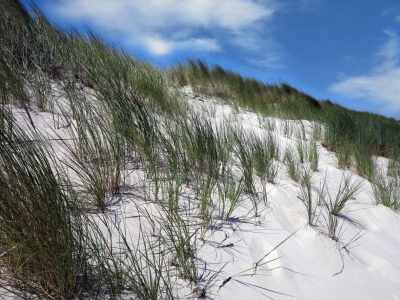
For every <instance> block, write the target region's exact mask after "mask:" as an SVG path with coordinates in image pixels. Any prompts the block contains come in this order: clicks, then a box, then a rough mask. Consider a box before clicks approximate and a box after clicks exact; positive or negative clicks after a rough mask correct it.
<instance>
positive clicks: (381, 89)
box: [329, 30, 400, 114]
mask: <svg viewBox="0 0 400 300" xmlns="http://www.w3.org/2000/svg"><path fill="white" fill-rule="evenodd" d="M384 32H385V34H386V35H387V41H386V42H385V43H384V44H383V45H382V46H381V48H380V49H379V51H378V52H377V53H376V55H377V56H378V57H380V60H381V63H380V64H379V65H377V66H376V67H375V68H374V69H373V70H371V72H370V73H369V74H367V75H361V76H352V77H347V78H345V79H343V80H341V81H339V82H337V83H334V84H332V85H331V86H330V87H329V90H330V91H332V92H336V93H339V94H342V95H345V96H347V97H351V98H361V99H365V100H366V101H367V102H371V103H375V104H379V105H381V107H382V108H381V112H382V113H390V114H393V113H400V84H399V83H400V65H399V61H398V60H399V54H400V40H399V37H398V35H397V34H396V32H395V31H393V30H385V31H384Z"/></svg>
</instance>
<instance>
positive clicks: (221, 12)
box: [49, 0, 275, 55]
mask: <svg viewBox="0 0 400 300" xmlns="http://www.w3.org/2000/svg"><path fill="white" fill-rule="evenodd" d="M267 3H272V1H265V2H261V1H258V0H219V1H215V0H201V1H198V0H137V1H132V0H114V1H109V0H69V1H54V2H51V3H50V4H49V5H51V6H52V9H53V11H55V12H56V13H57V14H58V15H59V16H62V17H64V18H68V19H69V20H72V19H75V20H80V21H86V22H91V23H94V24H95V25H96V26H99V27H100V28H101V29H102V30H104V31H107V32H109V33H117V34H119V35H122V37H123V38H124V39H125V41H127V42H129V43H130V44H132V45H139V46H142V47H143V46H144V47H145V48H146V49H147V50H148V51H149V52H150V53H151V54H154V55H167V54H171V53H172V52H174V51H176V50H182V49H191V50H195V51H204V52H215V51H224V49H223V45H222V44H223V43H226V40H228V43H229V41H230V40H234V39H235V38H240V37H243V36H245V35H246V34H248V33H250V32H254V31H256V30H257V27H258V26H259V25H260V24H261V23H264V22H267V21H269V20H270V19H271V18H272V16H273V15H274V12H275V9H274V7H273V6H272V5H271V4H267ZM227 37H229V38H227ZM245 46H246V45H245V44H242V45H240V47H245Z"/></svg>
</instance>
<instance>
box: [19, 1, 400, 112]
mask: <svg viewBox="0 0 400 300" xmlns="http://www.w3.org/2000/svg"><path fill="white" fill-rule="evenodd" d="M22 2H23V3H24V4H29V3H31V2H33V3H34V4H35V5H37V6H38V7H39V8H40V9H41V10H42V11H43V12H44V14H45V15H46V16H47V17H48V18H49V20H50V21H52V22H54V23H55V24H57V25H59V26H61V27H65V28H71V27H74V28H76V29H78V30H79V31H80V32H82V33H84V32H85V31H87V30H88V28H89V29H90V30H91V31H93V32H94V33H96V34H97V35H99V36H101V37H102V38H104V39H105V40H107V41H109V42H111V43H114V44H116V45H120V46H121V47H123V48H124V49H125V50H126V51H127V52H129V53H130V54H132V55H134V56H137V57H139V58H142V59H145V60H147V61H149V62H151V63H154V64H156V65H159V66H161V67H164V66H170V65H172V64H174V63H176V62H178V61H185V60H186V59H187V58H199V59H203V60H205V61H206V62H207V63H209V64H219V65H221V66H222V67H224V68H227V69H230V70H233V71H236V72H239V73H241V74H242V75H244V76H248V77H252V78H256V79H259V80H261V81H263V82H265V83H279V82H282V81H283V82H287V83H289V84H291V85H293V86H294V87H296V88H297V89H299V90H302V91H304V92H306V93H309V94H310V95H312V96H314V97H315V98H317V99H319V100H327V99H329V100H331V101H332V102H335V103H338V104H340V105H343V106H345V107H348V108H351V109H355V110H359V111H368V112H374V113H379V114H383V115H385V116H388V117H394V118H396V119H400V1H399V0H351V1H349V0H346V1H345V0H336V1H332V0H280V1H278V0H112V1H110V0H33V1H28V0H23V1H22Z"/></svg>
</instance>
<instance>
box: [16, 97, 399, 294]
mask: <svg viewBox="0 0 400 300" xmlns="http://www.w3.org/2000/svg"><path fill="white" fill-rule="evenodd" d="M185 92H186V94H187V95H188V97H189V102H190V103H191V105H193V106H194V107H195V108H196V110H198V111H208V112H209V115H210V119H211V120H212V122H213V124H220V123H221V122H222V121H223V120H229V121H230V122H231V123H233V124H237V125H239V126H242V127H243V128H245V129H247V130H253V131H254V132H256V133H257V134H260V135H266V134H267V133H268V130H267V129H266V128H265V127H263V126H261V125H260V121H263V118H261V117H260V116H258V115H257V114H255V113H252V112H249V111H244V110H240V112H239V113H237V111H235V109H232V107H230V106H229V105H223V104H218V103H216V102H215V101H213V100H212V99H201V100H199V99H195V98H194V97H193V94H192V93H191V91H190V89H187V90H186V91H185ZM22 114H24V112H23V110H18V109H14V115H15V117H16V118H17V119H18V120H21V122H23V121H22V120H24V118H22V117H21V115H22ZM31 115H32V119H33V121H34V123H35V126H36V128H37V129H38V130H39V131H40V132H42V133H43V134H45V135H46V136H48V137H49V138H58V137H64V138H68V130H67V128H65V127H66V126H67V123H65V122H64V121H62V120H61V122H60V126H59V127H60V128H59V129H54V121H53V120H54V119H53V115H52V114H51V113H47V112H39V111H37V110H35V109H33V110H32V111H31ZM269 121H270V122H271V123H273V124H275V127H276V129H275V131H274V134H276V136H277V138H278V140H279V144H280V146H281V147H280V148H281V152H283V150H284V149H285V148H286V147H287V146H289V145H295V143H296V141H297V138H298V137H300V135H299V132H300V129H301V124H303V126H304V128H305V137H306V138H307V139H310V138H311V133H312V123H311V122H308V121H303V122H301V121H288V122H289V123H287V124H289V125H290V126H291V127H292V128H293V129H294V130H293V131H294V132H292V133H291V134H286V136H285V135H284V131H285V130H284V126H285V122H286V121H285V120H280V119H276V118H269ZM63 122H64V123H65V124H64V123H63ZM263 124H265V120H264V121H263ZM53 145H54V150H55V152H57V153H58V155H64V154H63V153H64V152H63V151H64V150H63V149H62V147H60V146H58V144H57V142H54V143H53ZM318 149H319V154H320V162H319V168H318V172H316V173H315V174H314V182H315V183H316V186H318V184H319V182H320V181H321V180H322V179H323V178H324V177H325V176H326V178H327V182H328V189H329V190H330V192H331V193H332V194H333V195H334V194H335V193H336V191H337V189H338V187H339V185H340V182H341V179H342V176H343V170H339V169H338V168H337V159H336V156H335V154H334V153H331V152H329V151H328V150H326V149H325V148H323V147H322V146H321V145H320V144H319V146H318ZM379 163H380V164H382V165H384V164H386V163H387V162H386V160H385V159H379ZM347 172H349V171H347ZM278 178H279V179H278V183H277V184H275V185H272V184H270V183H268V184H267V185H266V187H267V191H268V195H267V199H268V205H267V206H265V205H263V204H261V203H260V205H259V208H258V209H259V215H258V216H257V217H255V216H254V211H253V212H251V213H250V214H249V212H250V211H252V209H253V206H252V204H251V201H250V200H249V199H248V198H249V197H248V196H245V195H244V196H242V197H241V200H240V203H239V205H238V207H237V208H236V209H235V210H234V212H233V214H232V216H231V219H230V221H222V220H219V221H215V224H214V225H215V227H214V228H213V229H212V230H208V231H206V232H204V238H205V242H202V241H201V240H198V242H197V259H198V260H197V261H198V266H199V275H200V276H201V282H200V284H204V283H205V282H206V281H207V280H208V279H209V278H210V276H211V275H212V274H214V272H217V271H219V270H221V273H220V274H219V275H218V277H217V280H216V281H215V283H214V285H213V286H212V287H211V288H210V290H209V292H208V294H207V297H208V299H291V298H297V299H335V300H336V299H349V300H353V299H400V219H399V215H398V214H397V213H395V212H393V211H392V210H390V209H389V208H386V207H384V206H382V205H379V206H375V205H374V203H373V192H372V188H371V185H370V183H369V182H368V181H366V180H365V179H363V178H361V177H359V176H357V175H356V174H354V176H353V180H362V181H363V182H362V188H361V192H360V193H359V194H358V195H357V197H356V199H354V200H350V201H349V203H347V205H346V207H345V209H344V214H345V215H346V216H348V217H351V218H352V219H353V220H354V221H355V222H356V225H358V226H356V225H354V224H351V223H349V222H347V221H343V222H344V224H343V227H342V233H341V235H340V238H339V242H336V241H334V240H332V239H330V238H329V237H328V236H327V235H326V231H327V229H326V223H325V222H324V219H323V218H320V219H319V222H318V226H317V227H309V226H307V214H306V209H305V206H304V204H303V203H302V201H301V200H299V199H298V198H297V196H298V195H299V191H300V189H299V186H298V184H296V183H295V182H293V181H292V180H290V178H289V177H288V175H287V173H286V169H285V168H282V169H281V170H280V172H279V175H278ZM128 179H129V180H128V182H129V183H130V184H131V186H132V187H134V189H133V190H132V191H131V192H132V195H133V196H132V195H131V196H129V195H127V194H125V196H123V197H122V199H121V201H119V202H118V203H116V204H114V205H110V206H109V207H108V208H107V209H108V212H107V213H106V215H107V216H108V217H110V219H114V222H116V224H119V226H123V227H124V228H125V229H126V231H127V232H129V237H130V238H131V239H132V241H133V242H134V240H135V238H136V237H138V236H139V232H138V223H137V221H135V219H126V218H125V217H127V216H128V217H129V216H133V215H137V214H138V209H139V208H141V209H145V210H147V211H149V212H150V213H152V214H154V215H157V214H160V213H159V212H158V210H157V206H156V205H155V204H153V203H150V202H146V201H145V200H143V199H140V197H135V196H134V195H139V194H140V193H141V191H143V190H145V189H146V180H147V179H146V176H145V174H143V172H142V171H140V170H136V171H134V172H133V173H131V174H130V175H129V178H128ZM256 184H257V185H256V189H257V191H262V188H261V185H260V183H259V180H258V179H257V180H256ZM184 192H186V193H188V195H190V194H191V190H190V189H188V190H186V191H183V193H184ZM104 232H106V230H104ZM294 232H296V233H295V234H294V235H293V236H291V237H290V238H289V239H288V240H287V241H285V242H284V243H283V244H282V245H280V246H279V247H278V248H277V249H274V248H275V247H276V246H277V245H278V244H280V243H281V242H282V241H283V240H285V239H286V238H288V237H289V236H290V235H292V234H293V233H294ZM358 234H360V236H361V237H360V238H359V239H358V240H356V241H355V242H352V239H353V238H354V237H357V235H358ZM113 238H114V239H113V241H112V242H113V244H114V246H115V247H118V235H117V234H116V235H115V236H114V237H113ZM348 243H349V244H348ZM267 253H270V254H269V255H268V256H267V257H265V258H264V259H263V257H264V256H265V255H266V254H267ZM260 260H262V262H267V261H270V260H273V261H271V262H270V263H267V264H264V265H262V266H260V267H258V268H257V269H256V270H255V269H251V270H249V271H247V272H245V273H243V274H241V275H247V276H237V275H238V274H240V273H241V272H243V271H245V270H247V269H250V268H252V267H254V264H255V263H257V262H259V261H260ZM221 268H222V269H221ZM229 277H232V278H231V280H230V281H228V282H227V283H226V284H225V285H224V286H223V287H221V288H220V289H219V287H220V286H221V285H222V283H223V281H224V280H226V279H228V278H229ZM182 285H185V284H184V283H182ZM179 294H180V297H181V298H183V299H186V298H188V299H191V298H194V295H193V294H192V293H191V288H190V287H187V286H186V287H182V288H181V289H180V290H179Z"/></svg>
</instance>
